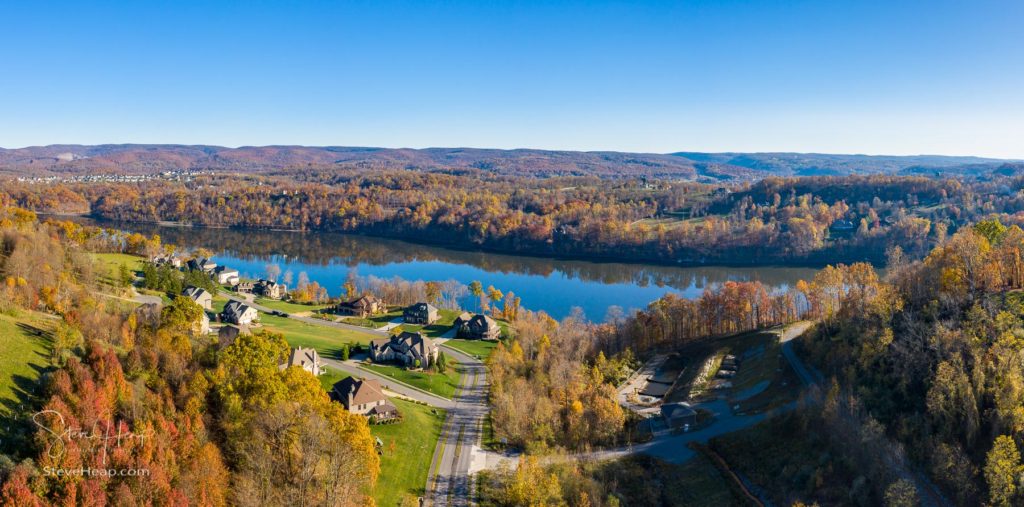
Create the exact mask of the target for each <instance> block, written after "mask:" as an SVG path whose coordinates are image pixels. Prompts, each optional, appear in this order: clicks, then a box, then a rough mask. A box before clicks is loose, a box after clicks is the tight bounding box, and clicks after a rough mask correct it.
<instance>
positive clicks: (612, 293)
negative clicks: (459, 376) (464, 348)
mask: <svg viewBox="0 0 1024 507" xmlns="http://www.w3.org/2000/svg"><path fill="white" fill-rule="evenodd" d="M75 220H76V221H82V222H87V223H92V224H95V225H102V226H104V227H110V228H118V229H122V230H127V231H132V232H140V233H143V234H159V235H160V237H161V238H162V240H163V242H164V243H169V244H174V245H178V246H179V247H185V248H188V249H194V248H199V247H202V248H206V249H208V250H210V251H211V252H213V254H214V255H213V260H214V261H215V262H217V264H220V265H226V266H229V267H232V268H235V269H237V270H238V271H239V272H240V273H241V275H242V276H243V277H250V278H259V277H262V276H264V273H265V272H266V267H267V265H270V264H276V265H278V266H279V267H280V269H281V273H287V272H291V275H292V278H293V279H294V280H298V278H299V274H300V273H303V272H304V273H306V275H307V276H308V277H309V279H310V280H315V281H317V282H318V283H320V285H321V286H323V287H325V288H326V289H327V290H328V292H329V293H330V294H331V295H332V296H337V295H338V294H340V293H341V291H342V289H341V286H342V284H343V283H345V279H346V277H347V276H348V273H349V271H351V270H356V273H357V274H358V275H360V276H370V275H372V276H376V277H380V278H392V277H396V276H397V277H401V278H403V279H406V280H425V281H427V280H438V281H441V280H450V279H454V280H457V281H459V282H461V283H463V284H467V285H468V284H469V283H470V282H471V281H473V280H479V281H480V282H481V283H482V284H483V286H484V287H485V288H486V287H487V286H488V285H493V286H494V287H496V288H498V289H499V290H501V291H502V292H506V293H507V292H509V291H512V292H515V294H516V295H517V296H519V297H520V298H521V299H522V305H523V307H525V308H529V309H531V310H544V311H546V312H547V313H548V314H550V315H551V316H553V317H555V318H559V319H560V318H562V317H565V316H567V315H569V314H570V313H571V312H572V310H573V308H574V307H579V308H581V309H582V310H583V312H584V314H585V315H586V316H587V317H588V318H589V319H591V320H595V321H601V320H604V318H605V315H606V314H607V312H608V309H609V308H610V307H612V306H618V307H621V308H622V309H623V310H626V311H629V310H631V309H640V308H644V307H646V306H647V304H648V303H650V302H651V301H654V300H655V299H658V298H659V297H661V296H663V295H664V294H665V293H668V292H674V293H676V294H679V295H681V296H684V297H688V298H694V297H697V296H699V295H700V294H701V292H703V290H704V288H705V287H708V286H713V285H715V284H721V283H723V282H726V281H729V280H734V281H747V280H759V281H761V282H762V283H764V284H766V285H768V286H770V287H773V288H776V289H779V290H784V289H786V288H788V287H790V286H792V285H793V284H795V283H796V281H798V280H800V279H806V280H809V279H810V278H811V277H813V276H814V273H815V272H816V270H815V269H813V268H799V267H753V268H752V267H723V266H708V267H675V266H662V265H649V264H630V263H617V262H589V261H577V260H562V259H548V258H538V257H529V256H517V255H505V254H494V253H485V252H472V251H460V250H451V249H447V248H439V247H434V246H426V245H420V244H414V243H408V242H405V241H399V240H392V239H384V238H374V237H367V236H355V235H348V234H339V233H319V232H317V233H313V232H292V231H267V230H240V229H209V228H193V227H179V226H168V225H157V224H137V223H131V224H123V223H111V222H99V221H95V220H91V219H84V218H76V219H75ZM470 298H472V296H469V298H467V300H466V301H465V302H464V303H463V307H465V308H473V307H475V306H476V305H475V303H474V302H473V300H471V299H470Z"/></svg>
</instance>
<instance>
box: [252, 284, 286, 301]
mask: <svg viewBox="0 0 1024 507" xmlns="http://www.w3.org/2000/svg"><path fill="white" fill-rule="evenodd" d="M252 292H253V294H257V295H260V296H263V297H265V298H270V299H281V298H282V297H283V296H284V295H285V294H288V287H287V286H286V285H284V284H280V283H277V282H275V281H273V280H263V279H260V280H257V281H256V284H255V285H254V286H253V290H252Z"/></svg>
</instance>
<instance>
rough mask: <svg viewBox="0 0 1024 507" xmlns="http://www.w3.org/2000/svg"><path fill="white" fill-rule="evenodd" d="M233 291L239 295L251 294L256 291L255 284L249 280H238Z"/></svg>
mask: <svg viewBox="0 0 1024 507" xmlns="http://www.w3.org/2000/svg"><path fill="white" fill-rule="evenodd" d="M234 289H235V292H237V293H239V294H252V293H253V292H255V291H256V282H253V281H250V280H246V281H244V282H243V281H241V280H239V282H238V283H236V284H235V286H234Z"/></svg>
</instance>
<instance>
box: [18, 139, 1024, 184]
mask: <svg viewBox="0 0 1024 507" xmlns="http://www.w3.org/2000/svg"><path fill="white" fill-rule="evenodd" d="M314 166H315V167H320V168H323V167H330V166H338V167H364V168H367V169H416V170H427V171H431V170H465V169H476V170H482V171H488V172H493V173H496V174H519V175H535V176H554V175H596V176H601V177H612V178H614V177H622V176H639V175H644V176H649V177H658V178H672V179H688V180H705V181H715V180H719V181H727V180H754V179H759V178H763V177H766V176H771V175H778V176H806V175H846V174H869V173H883V174H935V173H939V174H987V173H991V172H995V171H999V172H1001V173H1008V172H1009V173H1016V172H1018V171H1020V170H1021V169H1022V168H1024V167H1022V165H1021V163H1020V161H1010V160H1001V159H991V158H981V157H956V156H938V155H918V156H871V155H832V154H814V153H699V152H677V153H670V154H656V153H625V152H611V151H608V152H604V151H598V152H581V151H549V150H534V149H514V150H499V149H479V148H425V149H409V148H368V147H336V146H327V147H313V146H243V147H239V148H227V147H221V146H206V145H175V144H104V145H93V146H83V145H49V146H33V147H26V148H17V149H3V148H0V173H5V174H9V175H18V176H52V175H62V174H63V175H77V174H87V173H151V172H160V171H170V170H186V169H192V170H213V171H238V172H275V171H282V170H287V169H295V168H300V167H314Z"/></svg>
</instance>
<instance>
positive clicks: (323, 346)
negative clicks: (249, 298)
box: [260, 312, 379, 359]
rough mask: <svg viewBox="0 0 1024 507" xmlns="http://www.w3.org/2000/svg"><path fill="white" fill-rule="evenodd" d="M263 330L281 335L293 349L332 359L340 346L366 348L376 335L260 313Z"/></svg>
mask: <svg viewBox="0 0 1024 507" xmlns="http://www.w3.org/2000/svg"><path fill="white" fill-rule="evenodd" d="M260 323H262V325H263V329H266V330H268V331H273V332H275V333H281V334H283V335H284V337H285V340H287V341H288V344H289V345H291V346H293V347H312V348H314V349H316V351H317V352H319V353H320V355H322V356H324V357H329V358H332V359H339V358H340V357H341V349H342V345H346V344H347V345H349V346H352V345H361V346H363V347H366V346H368V345H369V344H370V340H373V339H375V338H379V337H378V336H377V335H374V334H370V333H362V332H359V331H353V330H350V329H339V328H335V327H329V326H319V325H315V324H309V323H306V322H302V321H299V320H295V319H292V318H288V317H278V316H276V315H268V314H266V313H262V312H260Z"/></svg>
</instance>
